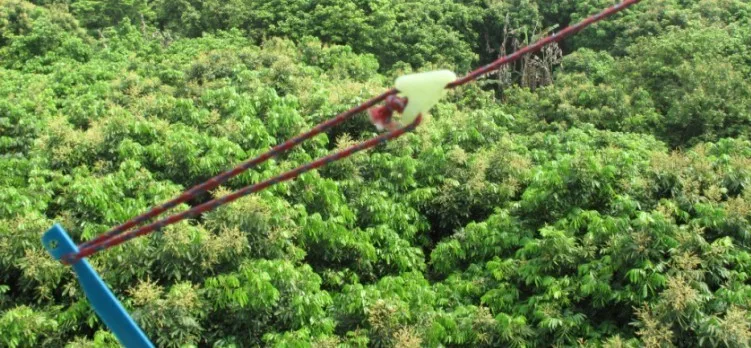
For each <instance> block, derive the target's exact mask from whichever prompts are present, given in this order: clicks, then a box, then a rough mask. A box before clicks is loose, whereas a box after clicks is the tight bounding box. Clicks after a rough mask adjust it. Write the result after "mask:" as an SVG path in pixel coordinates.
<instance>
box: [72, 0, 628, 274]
mask: <svg viewBox="0 0 751 348" xmlns="http://www.w3.org/2000/svg"><path fill="white" fill-rule="evenodd" d="M640 1H641V0H624V1H622V2H620V3H618V4H616V5H613V6H611V7H609V8H607V9H605V10H603V11H601V12H599V13H597V14H595V15H592V16H590V17H587V18H586V19H584V20H582V21H581V22H579V23H577V24H575V25H572V26H569V27H566V28H565V29H563V30H561V31H560V32H557V33H553V34H551V35H549V36H547V37H545V38H542V39H540V40H538V41H537V42H535V43H534V44H532V45H528V46H525V47H523V48H521V49H519V50H517V51H515V52H513V53H511V54H510V55H507V56H504V57H501V58H499V59H497V60H495V61H493V62H492V63H490V64H487V65H485V66H482V67H480V68H478V69H476V70H474V71H472V72H470V73H469V74H467V75H465V76H464V77H462V78H459V79H457V80H455V81H454V82H451V83H449V84H448V85H447V86H446V88H455V87H458V86H461V85H464V84H466V83H468V82H471V81H474V80H477V79H479V78H480V77H482V76H483V75H485V74H487V73H489V72H491V71H493V70H496V69H498V68H499V67H501V66H502V65H505V64H508V63H511V62H514V61H516V60H518V59H520V58H521V57H522V56H524V55H525V54H529V53H533V52H536V51H539V50H540V49H542V48H543V47H544V46H545V45H548V44H550V43H553V42H558V41H561V40H563V39H564V38H566V37H569V36H571V35H573V34H575V33H577V32H579V31H580V30H582V29H584V28H586V27H588V26H590V25H592V24H594V23H596V22H599V21H601V20H602V19H604V18H606V17H609V16H611V15H613V14H616V13H618V12H621V11H623V10H624V9H626V8H628V7H630V6H632V5H634V4H637V3H639V2H640ZM397 93H398V91H397V90H396V89H390V90H388V91H386V92H384V93H382V94H381V95H379V96H376V97H374V98H371V99H369V100H367V101H366V102H364V103H362V104H360V105H358V106H356V107H353V108H352V109H349V110H347V111H345V112H343V113H341V114H339V115H337V116H335V117H334V118H331V119H329V120H327V121H325V122H323V123H320V124H318V125H317V126H315V127H314V128H312V129H311V130H310V131H308V132H305V133H302V134H300V135H298V136H296V137H294V138H292V139H290V140H287V141H286V142H284V143H282V144H280V145H277V146H275V147H273V148H272V149H271V150H269V151H268V152H266V153H264V154H262V155H260V156H258V157H256V158H254V159H251V160H248V161H245V162H243V163H241V164H240V165H238V166H236V167H235V168H233V169H231V170H228V171H225V172H223V173H221V174H219V175H217V176H215V177H213V178H211V179H209V180H207V181H205V182H204V183H202V184H199V185H196V186H194V187H192V188H191V189H189V190H187V191H185V192H183V193H182V194H181V195H179V196H178V197H176V198H174V199H172V200H170V201H168V202H166V203H163V204H161V205H158V206H156V207H154V208H152V209H151V210H149V211H148V212H146V213H144V214H141V215H139V216H137V217H134V218H132V219H130V220H128V221H127V222H125V223H123V224H121V225H118V226H116V227H114V228H112V229H110V230H109V231H107V232H105V233H103V234H101V235H100V236H98V237H96V238H94V239H92V240H90V241H88V242H85V243H82V244H81V245H79V251H78V253H75V254H69V255H66V256H65V257H63V258H62V260H63V262H64V263H68V264H69V263H73V262H75V261H76V260H79V259H81V258H83V257H86V256H89V255H92V254H94V253H96V252H98V251H101V250H104V249H106V248H109V247H112V246H115V245H118V244H121V243H123V242H125V241H127V240H130V239H132V238H135V237H137V236H141V235H144V234H147V233H150V232H153V231H155V230H159V229H161V228H163V227H164V226H167V225H170V224H173V223H176V222H178V221H180V220H183V219H186V218H190V217H194V216H196V215H198V214H201V213H203V212H206V211H209V210H213V209H216V208H217V207H219V206H221V205H222V204H226V203H229V202H232V201H234V200H236V199H238V198H240V197H242V196H245V195H248V194H250V193H253V192H257V191H259V190H262V189H264V188H266V187H268V186H271V185H274V184H276V183H278V182H281V181H286V180H290V179H292V178H294V177H296V176H298V175H300V174H302V173H304V172H306V171H309V170H312V169H315V168H318V167H321V166H324V165H326V164H328V163H330V162H332V161H336V160H339V159H342V158H345V157H347V156H350V155H352V154H353V153H355V152H358V151H362V150H364V149H367V148H371V147H374V146H376V145H377V144H378V143H381V142H385V141H388V140H390V139H394V138H397V137H399V136H401V135H403V134H404V133H407V132H409V131H411V130H413V129H414V128H415V127H417V126H418V125H419V123H420V120H421V118H419V117H418V118H417V119H416V120H415V121H414V122H413V123H411V124H409V125H407V126H405V127H403V128H401V129H397V130H394V131H391V132H388V133H384V134H382V135H380V136H378V137H375V138H372V139H370V140H367V141H365V142H363V143H360V144H356V145H353V146H351V147H349V148H347V149H345V150H342V151H340V152H337V153H334V154H332V155H328V156H325V157H323V158H320V159H318V160H316V161H314V162H310V163H308V164H305V165H302V166H300V167H298V168H296V169H294V170H291V171H288V172H286V173H283V174H280V175H278V176H276V177H273V178H271V179H268V180H266V181H263V182H260V183H257V184H255V185H251V186H246V187H245V188H242V189H240V190H238V191H235V192H233V193H231V194H229V195H227V196H224V197H221V198H217V199H214V200H211V201H209V202H206V203H203V204H201V205H199V206H196V207H193V208H191V209H189V210H186V211H184V212H182V213H178V214H175V215H172V216H170V217H167V218H165V219H162V220H159V221H156V222H154V223H152V224H149V225H145V226H143V227H140V228H138V229H135V230H133V231H130V232H124V231H127V230H128V229H129V228H131V227H134V226H136V225H138V224H141V223H143V222H145V221H146V220H148V219H150V218H153V217H156V216H158V215H160V214H161V213H163V212H164V211H166V210H168V209H170V208H172V207H175V206H177V205H178V204H180V203H184V202H186V201H188V200H190V199H192V198H193V197H195V196H196V195H198V194H201V193H203V192H205V191H207V190H210V189H213V188H215V187H217V186H219V185H221V184H222V183H224V182H226V181H227V180H229V179H231V178H233V177H235V176H237V175H239V174H241V173H243V172H245V171H246V170H248V169H250V168H252V167H254V166H256V165H258V164H259V163H262V162H264V161H266V160H268V159H269V158H271V157H274V156H276V155H278V154H281V153H283V152H286V151H288V150H289V149H291V148H293V147H295V146H297V145H299V144H300V143H302V142H303V141H305V140H307V139H309V138H311V137H313V136H315V135H317V134H320V133H322V132H324V131H325V130H327V129H329V128H331V127H333V126H335V125H338V124H340V123H342V122H344V121H346V120H348V119H349V118H351V117H353V116H354V115H356V114H358V113H360V112H362V111H365V110H367V109H368V108H370V107H372V106H374V105H376V104H378V103H379V102H381V101H383V100H385V99H386V98H387V97H389V96H392V95H395V94H397Z"/></svg>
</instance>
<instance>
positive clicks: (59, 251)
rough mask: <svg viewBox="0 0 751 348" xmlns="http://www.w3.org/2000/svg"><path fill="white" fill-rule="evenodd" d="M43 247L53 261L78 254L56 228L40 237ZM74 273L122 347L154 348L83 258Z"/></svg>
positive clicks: (62, 231)
mask: <svg viewBox="0 0 751 348" xmlns="http://www.w3.org/2000/svg"><path fill="white" fill-rule="evenodd" d="M42 243H43V244H44V247H45V249H47V252H49V253H50V255H52V257H54V258H55V259H56V260H60V258H61V257H62V256H63V255H67V254H70V253H77V252H78V248H77V247H76V245H75V244H74V243H73V240H71V239H70V236H68V233H67V232H65V230H64V229H63V228H62V226H60V225H59V224H55V225H54V226H52V228H50V229H49V231H47V232H46V233H45V234H44V236H42ZM73 270H74V271H75V272H76V276H77V277H78V282H79V283H80V284H81V287H83V292H84V293H85V294H86V297H87V298H88V299H89V302H90V303H91V306H92V307H93V308H94V311H95V312H96V314H97V315H99V318H100V319H102V321H104V324H105V325H106V326H107V328H109V330H110V331H112V333H114V334H115V337H117V339H118V340H119V341H120V343H121V344H122V345H123V346H125V347H126V348H141V347H148V348H152V347H154V345H153V344H152V343H151V341H149V338H148V337H146V335H145V334H144V333H143V331H142V330H141V328H140V327H138V325H137V324H136V323H135V321H133V318H131V317H130V315H129V314H128V312H127V311H126V310H125V308H123V306H122V305H121V304H120V301H118V300H117V298H116V297H115V295H113V294H112V291H110V289H109V287H107V284H105V283H104V281H102V278H100V277H99V274H97V273H96V271H94V269H93V268H92V267H91V265H89V262H88V261H87V260H86V259H85V258H83V259H81V260H78V261H76V262H75V263H73Z"/></svg>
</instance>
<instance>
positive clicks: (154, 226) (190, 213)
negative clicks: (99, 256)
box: [62, 117, 422, 264]
mask: <svg viewBox="0 0 751 348" xmlns="http://www.w3.org/2000/svg"><path fill="white" fill-rule="evenodd" d="M421 121H422V117H418V118H416V119H415V121H414V122H412V123H411V124H409V125H407V126H406V127H403V128H400V129H397V130H394V131H391V132H388V133H384V134H382V135H380V136H377V137H374V138H371V139H369V140H367V141H364V142H361V143H358V144H355V145H353V146H350V147H348V148H346V149H344V150H341V151H339V152H336V153H333V154H331V155H328V156H325V157H322V158H319V159H317V160H315V161H313V162H309V163H306V164H304V165H301V166H299V167H297V168H295V169H293V170H290V171H288V172H285V173H283V174H280V175H277V176H275V177H273V178H270V179H267V180H265V181H262V182H260V183H257V184H255V185H251V186H246V187H245V188H242V189H240V190H238V191H235V192H233V193H231V194H228V195H226V196H223V197H220V198H216V199H213V200H211V201H208V202H206V203H203V204H201V205H198V206H196V207H193V208H191V209H188V210H186V211H184V212H181V213H179V214H175V215H172V216H170V217H167V218H165V219H162V220H159V221H157V222H154V223H151V224H149V225H146V226H143V227H141V228H138V229H135V230H132V231H129V232H125V233H121V234H118V235H117V236H114V237H112V238H109V239H107V240H104V241H102V242H100V243H96V244H91V245H89V246H87V247H84V248H81V249H80V250H79V251H78V253H75V254H70V255H66V256H64V257H63V258H62V261H63V263H66V264H71V263H74V262H76V261H77V260H79V259H81V258H84V257H87V256H89V255H92V254H94V253H96V252H98V251H101V250H104V249H107V248H110V247H113V246H115V245H118V244H121V243H123V242H126V241H128V240H130V239H133V238H135V237H138V236H141V235H144V234H147V233H150V232H154V231H158V230H160V229H162V228H163V227H165V226H167V225H170V224H173V223H176V222H178V221H181V220H184V219H187V218H192V217H195V216H197V215H198V214H201V213H204V212H207V211H210V210H214V209H216V208H217V207H219V206H221V205H223V204H227V203H230V202H232V201H234V200H236V199H238V198H241V197H243V196H246V195H249V194H251V193H254V192H258V191H260V190H263V189H265V188H267V187H269V186H271V185H275V184H277V183H280V182H282V181H287V180H290V179H293V178H295V177H297V176H298V175H300V174H302V173H305V172H307V171H310V170H313V169H316V168H319V167H322V166H324V165H326V164H329V163H331V162H334V161H337V160H340V159H342V158H345V157H348V156H351V155H352V154H354V153H356V152H359V151H362V150H365V149H369V148H372V147H374V146H376V145H378V144H381V143H385V142H387V141H388V140H391V139H394V138H397V137H399V136H401V135H403V134H405V133H407V132H410V131H412V130H413V129H415V128H416V127H417V126H418V125H419V124H420V122H421Z"/></svg>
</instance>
